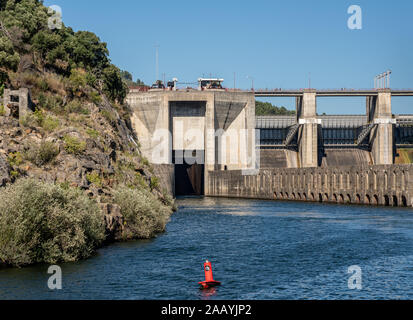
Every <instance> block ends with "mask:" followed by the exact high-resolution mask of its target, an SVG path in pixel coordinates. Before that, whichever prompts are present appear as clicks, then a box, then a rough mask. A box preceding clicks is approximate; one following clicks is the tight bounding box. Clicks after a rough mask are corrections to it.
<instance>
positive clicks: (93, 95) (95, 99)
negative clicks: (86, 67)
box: [89, 91, 102, 105]
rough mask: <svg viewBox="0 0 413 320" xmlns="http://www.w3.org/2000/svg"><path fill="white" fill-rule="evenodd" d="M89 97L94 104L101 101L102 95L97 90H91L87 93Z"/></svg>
mask: <svg viewBox="0 0 413 320" xmlns="http://www.w3.org/2000/svg"><path fill="white" fill-rule="evenodd" d="M89 98H90V100H91V101H92V102H93V103H94V104H96V105H98V104H100V103H101V102H102V97H101V96H100V94H99V92H96V91H92V92H91V93H90V94H89Z"/></svg>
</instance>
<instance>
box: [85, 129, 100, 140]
mask: <svg viewBox="0 0 413 320" xmlns="http://www.w3.org/2000/svg"><path fill="white" fill-rule="evenodd" d="M86 133H87V134H88V135H89V136H90V137H91V138H94V139H97V138H98V137H99V132H98V131H96V130H95V129H92V128H88V129H86Z"/></svg>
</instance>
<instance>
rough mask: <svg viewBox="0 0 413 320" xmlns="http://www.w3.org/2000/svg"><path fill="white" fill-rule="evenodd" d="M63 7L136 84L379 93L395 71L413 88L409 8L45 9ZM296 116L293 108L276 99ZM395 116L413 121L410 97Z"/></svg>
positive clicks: (345, 106)
mask: <svg viewBox="0 0 413 320" xmlns="http://www.w3.org/2000/svg"><path fill="white" fill-rule="evenodd" d="M45 5H58V6H60V7H61V8H62V13H63V21H64V23H65V24H66V25H68V26H71V27H72V28H73V29H74V30H75V31H77V30H89V31H93V32H95V33H96V34H97V35H98V36H99V37H100V39H101V40H102V41H105V42H107V44H108V48H109V50H110V58H111V59H112V62H113V63H114V64H116V65H117V66H119V67H120V68H121V69H124V70H128V71H129V72H131V73H132V74H133V76H134V79H136V78H140V79H142V80H143V81H145V83H147V84H151V83H152V82H153V81H154V80H155V74H156V72H155V45H156V44H158V45H159V46H160V48H159V74H160V78H162V76H161V75H162V74H163V73H165V75H166V78H167V79H170V78H172V77H177V78H178V79H179V80H180V81H182V82H196V79H197V78H198V77H200V76H203V75H205V76H209V75H210V74H211V75H212V76H218V77H222V78H224V79H225V85H226V86H227V87H231V88H232V87H233V86H234V72H235V73H236V86H237V87H238V88H243V89H247V88H250V87H251V80H250V79H248V78H247V76H251V77H253V78H254V86H255V88H274V87H277V88H304V87H308V86H309V84H308V79H309V74H311V86H312V87H313V88H343V87H345V88H372V87H373V84H374V83H373V79H374V76H375V75H376V74H378V73H381V72H384V71H386V70H387V69H391V70H392V72H393V74H392V78H391V87H393V88H413V61H412V57H413V19H411V13H412V12H413V1H411V0H395V1H384V0H362V1H342V0H313V1H306V0H288V1H287V0H285V1H275V0H273V1H266V0H262V1H261V0H255V1H241V0H238V1H233V0H221V1H215V0H208V1H194V0H175V1H163V0H157V1H136V0H120V1H117V2H116V1H107V0H101V1H98V0H88V1H85V0H50V1H49V0H47V1H45ZM350 5H359V6H360V7H361V9H362V29H361V30H350V29H349V28H348V27H347V20H348V18H349V17H350V14H348V13H347V9H348V7H349V6H350ZM269 101H272V102H273V103H274V104H278V105H285V106H286V107H290V108H293V107H294V105H295V104H294V101H293V99H271V100H269ZM393 110H394V112H395V113H413V98H397V99H394V103H393ZM318 111H319V112H320V113H321V112H326V113H330V114H331V113H364V112H365V100H364V99H362V98H354V99H350V98H336V99H329V98H324V99H323V98H320V99H318Z"/></svg>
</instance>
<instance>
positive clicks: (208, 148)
mask: <svg viewBox="0 0 413 320" xmlns="http://www.w3.org/2000/svg"><path fill="white" fill-rule="evenodd" d="M204 139H205V169H204V193H205V195H210V194H211V192H212V190H210V189H209V187H210V185H209V171H214V170H215V164H216V152H217V151H216V145H215V96H214V94H213V93H210V94H208V97H207V102H206V110H205V138H204Z"/></svg>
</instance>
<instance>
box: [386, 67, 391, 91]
mask: <svg viewBox="0 0 413 320" xmlns="http://www.w3.org/2000/svg"><path fill="white" fill-rule="evenodd" d="M391 73H392V71H391V70H390V69H389V70H387V87H388V88H390V75H391Z"/></svg>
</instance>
